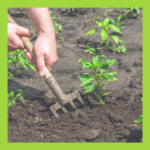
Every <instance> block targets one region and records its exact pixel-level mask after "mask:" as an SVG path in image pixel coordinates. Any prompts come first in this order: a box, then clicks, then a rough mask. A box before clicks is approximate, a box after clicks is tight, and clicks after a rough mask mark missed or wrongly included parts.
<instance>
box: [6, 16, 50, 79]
mask: <svg viewBox="0 0 150 150" xmlns="http://www.w3.org/2000/svg"><path fill="white" fill-rule="evenodd" d="M8 22H9V23H12V24H15V25H18V24H17V23H16V22H15V21H14V20H13V18H12V17H11V16H10V15H9V14H8ZM18 26H19V25H18ZM20 38H21V40H22V42H23V44H24V46H25V48H27V50H28V51H29V52H30V53H31V54H32V57H33V59H34V61H35V62H36V57H35V54H34V51H33V44H32V43H31V41H30V40H29V38H27V37H25V36H21V37H20ZM51 70H52V67H49V68H47V67H46V66H45V78H48V77H50V76H52V75H51V73H50V71H51Z"/></svg>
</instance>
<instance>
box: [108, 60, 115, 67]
mask: <svg viewBox="0 0 150 150" xmlns="http://www.w3.org/2000/svg"><path fill="white" fill-rule="evenodd" d="M116 61H117V60H115V59H111V60H109V61H108V65H109V66H112V65H113V64H114V63H115V62H116Z"/></svg>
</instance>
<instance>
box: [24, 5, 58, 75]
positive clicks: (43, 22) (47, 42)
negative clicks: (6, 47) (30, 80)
mask: <svg viewBox="0 0 150 150" xmlns="http://www.w3.org/2000/svg"><path fill="white" fill-rule="evenodd" d="M26 11H27V12H28V14H29V16H30V18H31V19H32V21H33V22H34V24H35V25H36V28H37V31H38V38H37V39H36V41H35V43H34V53H35V56H36V60H37V65H36V68H37V70H38V72H39V75H40V76H44V75H45V66H47V67H48V68H49V67H50V66H51V67H52V66H53V65H54V64H55V63H56V62H57V61H58V57H57V46H56V38H55V31H54V27H53V22H52V19H51V17H50V13H49V9H48V8H26ZM25 52H26V55H27V57H28V58H29V60H30V61H31V62H33V59H32V56H31V54H30V53H29V52H28V51H27V50H25ZM34 64H35V63H34Z"/></svg>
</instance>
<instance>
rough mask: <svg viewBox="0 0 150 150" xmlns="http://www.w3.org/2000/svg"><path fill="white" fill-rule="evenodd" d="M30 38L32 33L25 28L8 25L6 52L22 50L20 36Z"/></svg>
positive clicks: (22, 45)
mask: <svg viewBox="0 0 150 150" xmlns="http://www.w3.org/2000/svg"><path fill="white" fill-rule="evenodd" d="M21 35H22V36H27V37H32V36H33V35H32V33H30V31H29V30H28V29H26V28H23V27H20V26H17V25H14V24H11V23H8V51H14V50H16V49H24V44H23V42H22V41H21V38H20V36H21Z"/></svg>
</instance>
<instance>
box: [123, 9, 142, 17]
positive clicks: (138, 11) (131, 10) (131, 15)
mask: <svg viewBox="0 0 150 150" xmlns="http://www.w3.org/2000/svg"><path fill="white" fill-rule="evenodd" d="M134 10H136V11H137V13H138V15H140V9H139V8H138V7H130V8H125V9H124V11H129V12H130V13H129V16H130V17H132V18H137V15H136V14H134V13H133V11H134Z"/></svg>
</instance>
